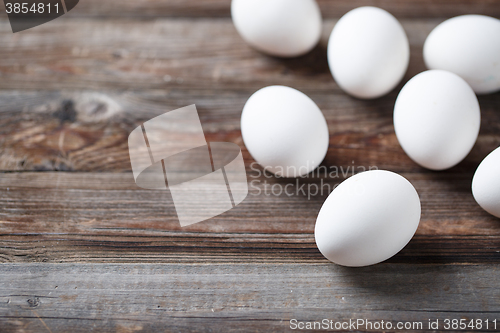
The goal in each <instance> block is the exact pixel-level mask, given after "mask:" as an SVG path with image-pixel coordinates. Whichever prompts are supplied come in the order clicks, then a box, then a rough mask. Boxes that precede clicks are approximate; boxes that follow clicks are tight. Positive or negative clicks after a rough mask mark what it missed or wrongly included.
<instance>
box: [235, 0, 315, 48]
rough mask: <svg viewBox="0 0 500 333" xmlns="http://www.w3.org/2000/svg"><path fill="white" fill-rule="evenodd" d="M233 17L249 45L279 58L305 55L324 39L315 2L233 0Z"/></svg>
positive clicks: (310, 0) (309, 0) (308, 0)
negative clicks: (320, 39)
mask: <svg viewBox="0 0 500 333" xmlns="http://www.w3.org/2000/svg"><path fill="white" fill-rule="evenodd" d="M231 16H232V18H233V22H234V25H235V26H236V30H238V33H239V34H240V35H241V37H243V39H244V40H245V41H246V42H247V43H248V44H250V45H251V46H253V47H255V48H256V49H258V50H260V51H262V52H265V53H268V54H270V55H274V56H278V57H295V56H299V55H303V54H305V53H307V52H309V51H310V50H311V49H312V48H314V46H315V45H316V44H317V43H318V41H319V38H320V36H321V12H320V9H319V6H318V4H317V3H316V1H315V0H233V1H232V2H231Z"/></svg>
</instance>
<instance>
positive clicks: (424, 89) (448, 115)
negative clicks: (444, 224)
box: [394, 70, 481, 170]
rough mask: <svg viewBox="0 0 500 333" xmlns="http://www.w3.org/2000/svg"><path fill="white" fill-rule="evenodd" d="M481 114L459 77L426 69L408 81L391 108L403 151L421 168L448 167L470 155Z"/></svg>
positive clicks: (467, 86)
mask: <svg viewBox="0 0 500 333" xmlns="http://www.w3.org/2000/svg"><path fill="white" fill-rule="evenodd" d="M480 123H481V113H480V110H479V103H478V101H477V97H476V95H475V94H474V91H473V90H472V89H471V87H470V86H469V85H468V84H467V82H465V81H464V80H463V79H462V78H460V77H459V76H458V75H456V74H453V73H451V72H447V71H442V70H429V71H425V72H422V73H420V74H417V75H416V76H414V77H413V78H412V79H411V80H409V81H408V82H407V83H406V84H405V86H404V87H403V89H401V92H400V93H399V95H398V97H397V99H396V104H395V106H394V129H395V131H396V136H397V138H398V141H399V143H400V144H401V147H402V148H403V150H404V151H405V152H406V154H408V156H409V157H410V158H411V159H412V160H413V161H415V162H416V163H418V164H420V165H421V166H423V167H425V168H428V169H432V170H444V169H448V168H451V167H453V166H455V165H456V164H458V163H459V162H460V161H462V160H463V159H464V158H465V157H466V156H467V154H468V153H469V152H470V150H471V149H472V147H473V146H474V143H475V142H476V140H477V136H478V134H479V127H480Z"/></svg>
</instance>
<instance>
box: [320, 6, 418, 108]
mask: <svg viewBox="0 0 500 333" xmlns="http://www.w3.org/2000/svg"><path fill="white" fill-rule="evenodd" d="M409 60H410V46H409V43H408V38H407V37H406V34H405V31H404V29H403V27H402V26H401V24H400V23H399V22H398V20H397V19H396V18H395V17H394V16H392V15H391V14H390V13H388V12H387V11H385V10H383V9H380V8H377V7H359V8H356V9H353V10H351V11H350V12H348V13H347V14H345V15H344V16H342V18H341V19H340V20H339V21H338V22H337V24H336V25H335V27H334V28H333V31H332V33H331V35H330V40H329V42H328V63H329V65H330V70H331V72H332V75H333V78H334V79H335V81H336V82H337V84H338V85H339V87H340V88H341V89H342V90H344V91H345V92H347V93H348V94H350V95H352V96H354V97H358V98H365V99H369V98H377V97H380V96H383V95H385V94H387V93H388V92H390V91H391V90H392V89H393V88H394V87H396V85H397V84H398V83H399V82H400V81H401V79H402V78H403V76H404V74H405V73H406V70H407V68H408V63H409Z"/></svg>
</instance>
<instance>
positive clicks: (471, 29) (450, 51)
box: [424, 15, 500, 94]
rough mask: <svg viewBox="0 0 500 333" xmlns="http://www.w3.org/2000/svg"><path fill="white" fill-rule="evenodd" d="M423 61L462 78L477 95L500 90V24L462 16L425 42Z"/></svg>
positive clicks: (490, 19) (488, 18) (440, 27)
mask: <svg viewBox="0 0 500 333" xmlns="http://www.w3.org/2000/svg"><path fill="white" fill-rule="evenodd" d="M424 61H425V64H426V65H427V68H429V69H443V70H447V71H450V72H453V73H455V74H457V75H459V76H460V77H462V78H463V79H465V81H467V83H468V84H469V85H470V86H471V87H472V89H473V90H474V91H475V92H476V93H478V94H488V93H492V92H495V91H498V90H500V20H498V19H496V18H493V17H489V16H484V15H463V16H457V17H454V18H451V19H449V20H446V21H444V22H443V23H441V24H439V25H438V26H437V27H436V28H435V29H434V30H432V32H431V33H430V34H429V36H428V37H427V39H426V40H425V43H424Z"/></svg>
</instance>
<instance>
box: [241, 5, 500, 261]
mask: <svg viewBox="0 0 500 333" xmlns="http://www.w3.org/2000/svg"><path fill="white" fill-rule="evenodd" d="M231 12H232V18H233V22H234V24H235V26H236V29H237V30H238V32H239V34H240V35H241V36H242V37H243V39H244V40H246V41H247V42H248V43H249V44H250V45H251V46H253V47H254V48H256V49H258V50H260V51H262V52H265V53H268V54H271V55H274V56H280V57H295V56H299V55H302V54H305V53H307V52H309V51H310V50H311V49H312V48H314V47H315V45H316V44H317V43H318V41H319V39H320V35H321V26H322V20H321V13H320V9H319V7H318V5H317V3H316V2H315V0H233V1H232V7H231ZM423 54H424V61H425V64H426V66H427V67H428V68H429V70H427V71H425V72H422V73H420V74H418V75H416V76H415V77H413V78H412V79H410V80H409V81H408V82H407V83H406V84H405V85H404V87H403V88H402V89H401V91H400V93H399V95H398V97H397V100H396V103H395V106H394V128H395V132H396V136H397V138H398V141H399V143H400V144H401V147H402V148H403V150H404V151H405V152H406V153H407V155H408V156H409V157H410V158H411V159H412V160H413V161H415V162H416V163H418V164H419V165H421V166H423V167H425V168H428V169H432V170H444V169H448V168H451V167H453V166H455V165H456V164H458V163H459V162H460V161H462V160H463V159H464V158H465V157H466V156H467V155H468V153H469V152H470V150H471V149H472V147H473V146H474V144H475V142H476V139H477V137H478V134H479V127H480V122H481V115H480V108H479V103H478V100H477V97H476V94H486V93H493V92H496V91H498V90H500V20H498V19H495V18H492V17H488V16H482V15H464V16H459V17H455V18H452V19H449V20H447V21H445V22H443V23H441V24H440V25H438V26H437V27H436V28H435V29H434V30H433V31H432V32H431V33H430V35H429V36H428V37H427V39H426V41H425V44H424V49H423ZM409 61H410V46H409V42H408V38H407V36H406V33H405V31H404V29H403V27H402V26H401V24H400V23H399V22H398V20H397V19H396V18H395V17H394V16H392V15H391V14H390V13H388V12H387V11H385V10H383V9H380V8H376V7H360V8H356V9H353V10H351V11H350V12H348V13H347V14H345V15H344V16H343V17H342V18H341V19H340V20H339V21H338V22H337V23H336V25H335V27H334V29H333V31H332V33H331V35H330V39H329V42H328V62H329V66H330V70H331V72H332V75H333V78H334V80H335V82H336V83H337V84H338V86H339V87H340V88H341V89H342V90H344V91H345V92H346V93H348V94H350V95H352V96H354V97H357V98H362V99H370V98H377V97H380V96H383V95H385V94H387V93H388V92H390V91H391V90H393V89H394V88H395V87H396V86H397V85H398V84H399V82H400V81H401V80H402V78H403V76H404V74H405V73H406V71H407V68H408V64H409ZM241 131H242V136H243V141H244V143H245V145H246V147H247V149H248V151H249V152H250V154H251V155H252V157H253V158H254V159H255V160H256V161H257V162H258V163H259V164H261V165H262V166H263V167H264V168H265V169H266V170H268V171H270V172H272V173H275V174H276V175H277V176H284V177H299V176H302V175H304V174H307V173H309V172H311V171H312V170H314V169H315V168H316V167H317V166H318V165H319V164H320V163H321V162H322V161H323V159H324V157H325V156H326V153H327V149H328V143H329V133H328V127H327V124H326V121H325V118H324V116H323V114H322V112H321V110H320V109H319V108H318V106H317V105H316V104H315V103H314V102H313V101H312V100H311V99H310V98H309V97H308V96H306V95H305V94H303V93H302V92H300V91H298V90H295V89H293V88H289V87H284V86H270V87H265V88H263V89H260V90H259V91H257V92H256V93H254V94H253V95H252V96H251V97H250V99H249V100H248V101H247V103H246V104H245V106H244V109H243V112H242V116H241ZM472 192H473V195H474V197H475V199H476V201H477V202H478V203H479V205H480V206H481V207H482V208H483V209H485V210H486V211H487V212H489V213H491V214H493V215H495V216H497V217H500V148H497V149H496V150H495V151H493V152H492V153H491V154H490V155H489V156H487V157H486V158H485V159H484V161H483V162H482V163H481V164H480V165H479V167H478V169H477V171H476V173H475V175H474V179H473V183H472ZM420 213H421V207H420V199H419V196H418V194H417V192H416V190H415V188H414V187H413V185H412V184H411V183H410V182H409V181H407V180H406V179H405V178H403V177H402V176H400V175H398V174H396V173H393V172H390V171H383V170H374V171H367V172H363V173H360V174H357V175H355V176H352V177H350V178H349V179H347V180H345V181H344V182H343V183H341V184H340V185H339V186H338V187H337V188H336V189H335V190H333V191H332V193H331V194H330V195H329V196H328V198H327V199H326V201H325V203H324V204H323V206H322V208H321V210H320V212H319V215H318V218H317V221H316V227H315V238H316V244H317V245H318V248H319V250H320V251H321V253H322V254H323V255H324V256H325V257H326V258H327V259H329V260H331V261H333V262H335V263H337V264H340V265H345V266H365V265H371V264H375V263H378V262H381V261H383V260H386V259H388V258H390V257H392V256H393V255H394V254H396V253H397V252H399V251H400V250H401V249H402V248H403V247H404V246H405V245H406V244H407V243H408V242H409V241H410V239H411V238H412V237H413V235H414V234H415V231H416V230H417V227H418V224H419V221H420Z"/></svg>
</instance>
